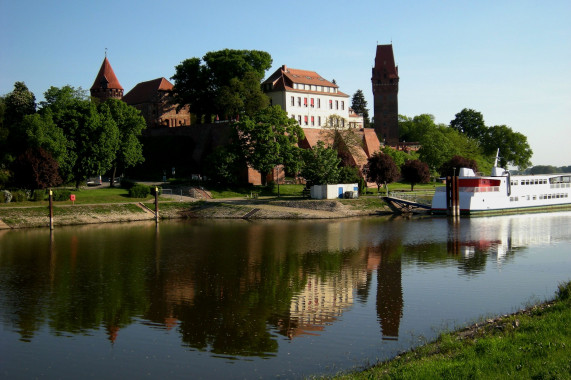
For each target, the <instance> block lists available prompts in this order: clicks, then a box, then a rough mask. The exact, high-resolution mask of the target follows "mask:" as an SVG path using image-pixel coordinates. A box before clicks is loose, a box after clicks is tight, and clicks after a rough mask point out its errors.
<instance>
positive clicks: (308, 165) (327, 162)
mask: <svg viewBox="0 0 571 380" xmlns="http://www.w3.org/2000/svg"><path fill="white" fill-rule="evenodd" d="M303 161H304V166H303V168H302V169H301V176H302V177H303V178H305V180H306V181H307V185H308V186H311V185H325V184H330V183H337V182H338V181H339V174H340V170H341V169H340V168H339V164H340V163H341V159H340V158H339V157H337V152H336V151H335V150H334V149H333V148H331V147H326V146H325V143H324V142H323V141H318V142H317V144H316V145H315V146H314V147H313V148H312V149H307V150H304V151H303Z"/></svg>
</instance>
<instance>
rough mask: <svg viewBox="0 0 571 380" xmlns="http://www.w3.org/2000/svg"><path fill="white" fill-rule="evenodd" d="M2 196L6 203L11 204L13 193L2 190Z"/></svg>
mask: <svg viewBox="0 0 571 380" xmlns="http://www.w3.org/2000/svg"><path fill="white" fill-rule="evenodd" d="M2 195H3V196H4V197H3V198H4V203H10V202H11V201H12V193H11V192H9V191H8V190H2Z"/></svg>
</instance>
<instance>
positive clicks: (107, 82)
mask: <svg viewBox="0 0 571 380" xmlns="http://www.w3.org/2000/svg"><path fill="white" fill-rule="evenodd" d="M90 92H91V96H93V97H95V98H99V99H101V100H102V101H103V100H105V99H108V98H115V99H121V98H122V97H123V87H122V86H121V84H120V83H119V80H118V79H117V76H115V72H114V71H113V68H112V67H111V64H110V63H109V60H108V59H107V51H105V59H104V60H103V63H102V64H101V68H100V69H99V73H98V74H97V77H95V81H93V86H91V89H90Z"/></svg>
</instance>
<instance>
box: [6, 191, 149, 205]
mask: <svg viewBox="0 0 571 380" xmlns="http://www.w3.org/2000/svg"><path fill="white" fill-rule="evenodd" d="M71 193H72V194H74V195H75V204H76V205H85V204H98V203H125V202H140V201H144V200H148V199H152V198H153V196H148V197H146V198H130V197H129V191H128V190H126V189H122V188H119V187H102V188H98V189H89V188H88V189H80V190H73V191H72V192H71ZM48 204H49V202H48V201H47V200H44V201H41V202H34V201H25V202H10V203H2V204H0V208H2V207H40V206H47V205H48ZM68 204H69V205H71V204H72V202H71V201H70V200H66V201H58V202H54V205H68Z"/></svg>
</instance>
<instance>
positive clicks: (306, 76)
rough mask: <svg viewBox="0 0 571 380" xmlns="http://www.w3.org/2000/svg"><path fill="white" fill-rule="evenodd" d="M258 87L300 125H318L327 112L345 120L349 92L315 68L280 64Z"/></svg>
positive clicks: (328, 114) (321, 122)
mask: <svg viewBox="0 0 571 380" xmlns="http://www.w3.org/2000/svg"><path fill="white" fill-rule="evenodd" d="M262 90H263V91H264V92H265V93H266V95H268V96H269V98H270V101H271V104H272V105H279V106H281V107H282V109H283V110H284V111H286V112H287V113H288V115H289V116H290V117H291V118H293V119H295V120H296V121H297V122H298V123H299V125H300V126H301V127H303V128H322V127H323V126H324V125H325V121H326V120H327V118H328V117H330V116H331V115H339V116H341V117H342V118H343V119H344V120H345V122H346V123H349V120H350V118H349V116H350V115H349V107H350V103H349V101H350V100H349V95H347V94H345V93H343V92H341V91H339V86H337V85H336V84H335V83H333V82H330V81H328V80H326V79H323V78H322V77H321V76H320V75H319V74H317V73H316V72H315V71H307V70H298V69H290V68H288V67H287V66H285V65H283V66H281V67H280V68H279V69H277V70H276V71H275V72H274V73H273V74H272V75H270V76H269V78H268V79H266V80H265V81H264V82H263V83H262ZM353 119H354V118H353ZM361 123H362V122H361ZM343 127H344V126H343ZM347 127H348V125H347Z"/></svg>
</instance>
